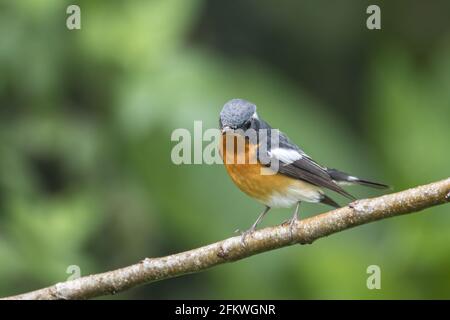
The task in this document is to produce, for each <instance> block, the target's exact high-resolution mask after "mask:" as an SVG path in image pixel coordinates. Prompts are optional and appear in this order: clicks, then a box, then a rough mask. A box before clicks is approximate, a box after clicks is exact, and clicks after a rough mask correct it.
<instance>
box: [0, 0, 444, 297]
mask: <svg viewBox="0 0 450 320" xmlns="http://www.w3.org/2000/svg"><path fill="white" fill-rule="evenodd" d="M72 3H74V2H68V1H60V0H52V1H50V0H48V1H36V0H28V1H26V0H21V1H13V0H9V1H7V0H0V142H1V144H0V296H5V295H11V294H17V293H21V292H23V291H29V290H32V289H37V288H39V287H42V286H47V285H50V284H52V283H54V282H58V281H64V280H65V279H66V278H67V277H68V276H69V274H67V273H66V269H67V267H68V266H69V265H78V266H80V268H81V273H82V275H87V274H90V273H97V272H102V271H106V270H111V269H115V268H118V267H122V266H125V265H128V264H132V263H134V262H137V261H139V260H141V259H143V258H144V257H157V256H163V255H168V254H171V253H175V252H179V251H182V250H187V249H191V248H194V247H198V246H201V245H204V244H207V243H210V242H213V241H217V240H220V239H224V238H226V237H229V236H231V235H233V231H234V230H235V229H236V228H240V229H245V228H247V227H249V226H250V224H251V223H252V222H253V221H254V220H255V218H256V217H257V215H258V213H259V212H260V210H261V209H262V207H261V205H259V204H258V203H256V202H255V201H253V200H251V199H250V198H247V196H245V195H244V194H242V193H240V191H239V190H238V189H237V188H236V187H234V186H233V184H232V182H231V180H230V179H229V177H228V176H227V175H226V172H225V170H224V168H222V167H221V166H219V165H212V166H208V165H181V166H176V165H174V164H172V162H171V160H170V152H171V148H172V147H173V146H174V145H175V143H174V142H171V140H170V135H171V132H172V131H173V130H174V129H175V128H188V129H190V130H192V128H193V121H194V120H202V121H203V122H204V128H209V127H216V126H217V124H218V113H219V111H220V109H221V107H222V105H223V104H224V102H226V101H227V100H229V99H231V98H235V97H239V98H245V99H248V100H250V101H253V102H255V103H256V104H257V105H258V108H259V113H260V115H262V116H263V117H264V118H265V119H266V120H268V121H269V122H270V123H271V124H272V125H273V126H274V127H279V128H281V129H282V130H283V131H285V132H286V133H287V134H288V135H289V136H290V137H291V138H292V139H293V140H294V141H296V142H297V143H299V144H300V146H301V147H303V148H304V149H305V150H306V151H307V152H308V153H309V154H310V155H311V156H312V157H314V158H315V159H317V160H318V161H319V162H320V163H322V164H324V165H329V166H332V167H337V168H340V169H342V170H344V171H348V172H351V173H353V174H355V175H360V176H363V177H367V178H372V179H374V180H379V181H383V182H386V183H388V184H390V185H392V186H393V188H394V190H402V189H405V188H408V187H412V186H415V185H418V184H424V183H428V182H432V181H434V180H439V179H443V178H446V177H448V176H449V173H450V170H449V157H450V148H449V133H450V130H449V124H450V121H449V120H450V20H449V18H448V17H449V13H450V2H449V1H437V0H434V1H395V2H394V1H389V2H387V1H384V2H379V1H370V2H368V1H360V0H353V1H350V0H346V1H325V0H321V1H317V0H308V1H268V0H258V1H257V0H253V1H250V0H240V1H219V0H214V1H206V0H204V1H201V0H197V1H187V0H153V1H143V0H142V1H95V2H94V1H87V0H86V1H76V2H75V3H76V4H78V5H79V6H80V7H81V20H82V22H81V23H82V29H81V30H76V31H69V30H67V28H66V25H65V23H66V18H67V16H68V15H67V14H66V8H67V6H68V5H69V4H72ZM369 4H379V5H380V6H381V19H382V30H379V31H369V30H368V29H367V28H366V19H367V17H368V15H367V14H366V8H367V6H368V5H369ZM349 191H350V192H351V193H353V194H354V195H356V196H358V197H368V196H376V195H380V194H381V192H380V191H376V190H375V191H374V190H370V189H365V188H362V187H360V188H352V189H349ZM335 198H336V199H337V200H339V201H340V202H341V203H342V204H345V203H346V202H345V199H342V198H340V197H338V196H335ZM302 209H303V211H302V216H310V215H313V214H316V213H318V212H323V211H326V210H328V208H327V207H326V206H322V205H308V204H305V205H304V206H303V207H302ZM449 210H450V208H449V206H441V207H436V208H432V209H428V210H426V213H421V214H415V215H409V216H405V217H402V218H395V219H390V220H386V221H381V222H377V223H374V224H369V225H365V226H362V227H359V228H357V229H353V230H349V231H346V232H342V233H340V234H337V235H334V236H331V237H329V238H327V239H322V240H320V241H317V242H316V243H314V245H311V246H293V247H289V248H284V249H281V250H276V251H274V252H268V253H264V254H260V255H257V256H254V257H251V258H249V259H246V260H244V261H240V262H236V263H232V264H227V265H223V266H219V267H216V268H214V269H212V270H209V271H206V272H202V273H200V274H195V275H187V276H183V277H180V278H176V279H171V280H166V281H162V282H159V283H154V284H151V285H146V286H141V287H139V288H135V289H132V290H129V291H127V292H124V293H120V294H118V295H116V296H114V297H107V298H113V299H114V298H124V299H131V298H144V299H166V298H193V299H195V298H226V299H231V298H236V299H240V298H276V299H316V298H325V299H329V298H343V299H347V298H363V299H365V298H375V299H379V298H387V299H400V298H447V299H448V298H450V232H449V226H450V215H449ZM290 211H291V210H273V211H272V212H271V213H270V215H269V216H268V217H267V219H266V220H265V221H264V223H263V225H265V226H267V225H274V224H277V223H280V222H281V221H283V220H285V219H286V218H288V217H290V215H291V212H290ZM373 264H375V265H379V266H380V268H381V273H382V280H381V286H382V288H381V290H368V289H367V287H366V279H367V277H368V274H366V269H367V267H368V266H369V265H373Z"/></svg>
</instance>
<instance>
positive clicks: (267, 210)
mask: <svg viewBox="0 0 450 320" xmlns="http://www.w3.org/2000/svg"><path fill="white" fill-rule="evenodd" d="M269 210H270V207H268V206H266V208H265V209H264V211H263V212H262V213H261V214H260V215H259V217H258V219H256V221H255V223H253V225H252V226H251V227H250V229H248V230H247V231H244V232H243V233H242V236H241V243H242V245H244V246H245V237H247V236H248V235H249V234H252V233H253V232H254V231H255V230H256V227H257V226H258V224H259V223H260V222H261V220H262V219H263V218H264V216H265V215H266V213H267V212H269Z"/></svg>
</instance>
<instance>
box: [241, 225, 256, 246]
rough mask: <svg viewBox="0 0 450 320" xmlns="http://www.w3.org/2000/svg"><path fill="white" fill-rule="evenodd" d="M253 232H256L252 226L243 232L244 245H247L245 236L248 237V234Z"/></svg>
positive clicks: (242, 242)
mask: <svg viewBox="0 0 450 320" xmlns="http://www.w3.org/2000/svg"><path fill="white" fill-rule="evenodd" d="M253 232H255V229H254V228H250V229H248V230H247V231H244V232H241V245H242V246H243V247H245V246H246V242H245V238H247V236H249V235H251V234H252V233H253Z"/></svg>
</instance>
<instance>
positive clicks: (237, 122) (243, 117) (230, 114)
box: [219, 99, 258, 132]
mask: <svg viewBox="0 0 450 320" xmlns="http://www.w3.org/2000/svg"><path fill="white" fill-rule="evenodd" d="M257 120H258V115H257V114H256V105H254V104H253V103H251V102H248V101H246V100H243V99H232V100H230V101H228V102H227V103H225V105H224V106H223V108H222V111H221V112H220V118H219V125H220V130H222V132H225V131H228V130H237V129H242V130H247V129H249V128H251V127H254V123H255V121H257Z"/></svg>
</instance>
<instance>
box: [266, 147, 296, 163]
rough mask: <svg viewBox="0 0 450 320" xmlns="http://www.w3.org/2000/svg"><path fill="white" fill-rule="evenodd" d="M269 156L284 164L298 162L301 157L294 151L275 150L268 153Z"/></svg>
mask: <svg viewBox="0 0 450 320" xmlns="http://www.w3.org/2000/svg"><path fill="white" fill-rule="evenodd" d="M269 156H270V157H274V158H276V159H278V160H280V161H282V162H284V163H292V162H294V161H297V160H300V159H301V158H302V157H303V156H302V155H301V154H300V153H299V152H298V151H297V150H294V149H284V148H275V149H272V150H270V151H269Z"/></svg>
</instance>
